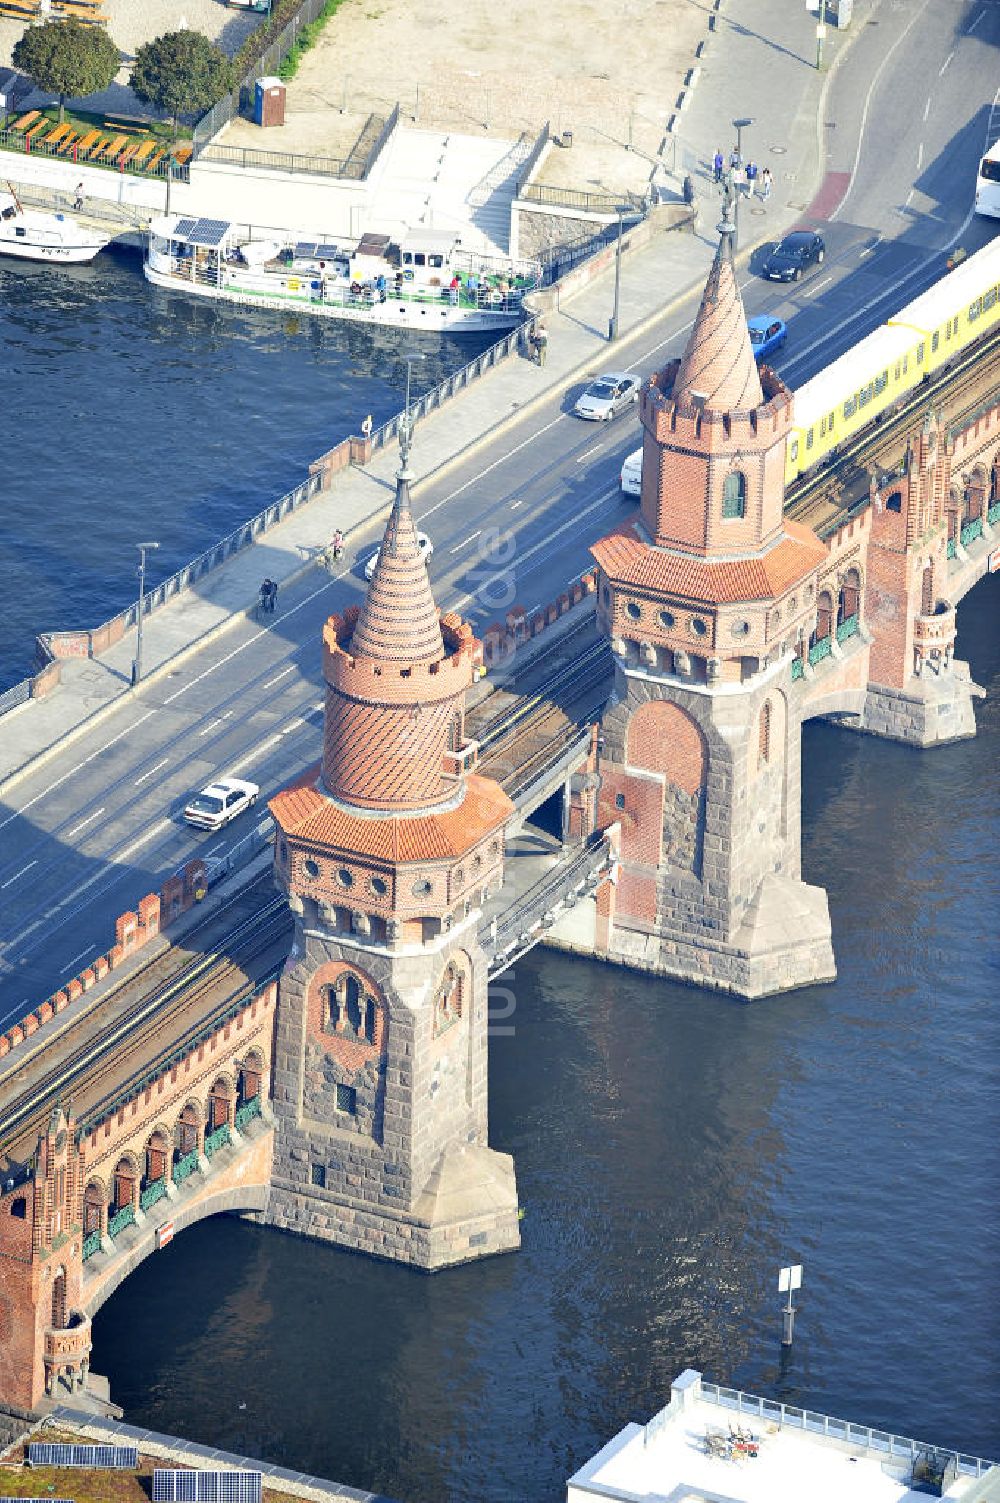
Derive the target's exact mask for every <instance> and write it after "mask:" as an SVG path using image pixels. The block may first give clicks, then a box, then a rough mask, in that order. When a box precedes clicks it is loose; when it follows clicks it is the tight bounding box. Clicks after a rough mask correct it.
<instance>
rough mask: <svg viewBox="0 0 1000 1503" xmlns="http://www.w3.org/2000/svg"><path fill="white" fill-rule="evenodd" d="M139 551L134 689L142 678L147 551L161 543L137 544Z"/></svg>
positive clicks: (133, 671) (133, 672) (133, 666)
mask: <svg viewBox="0 0 1000 1503" xmlns="http://www.w3.org/2000/svg"><path fill="white" fill-rule="evenodd" d="M135 546H136V547H137V548H138V550H139V605H138V609H137V610H136V613H135V662H134V663H133V664H132V687H133V689H134V688H135V686H136V684H137V683H138V682H139V680H140V679H141V678H142V606H143V601H144V600H145V598H146V549H147V548H159V546H160V545H159V543H136V545H135Z"/></svg>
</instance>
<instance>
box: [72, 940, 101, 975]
mask: <svg viewBox="0 0 1000 1503" xmlns="http://www.w3.org/2000/svg"><path fill="white" fill-rule="evenodd" d="M96 949H97V946H96V945H88V946H87V948H86V949H85V950H81V951H80V953H79V955H74V956H73V959H72V960H67V962H66V969H67V970H68V971H70V970H72V969H73V967H74V966H75V965H79V963H80V961H81V960H82V959H83V957H84V956H85V955H89V954H90V952H91V950H96Z"/></svg>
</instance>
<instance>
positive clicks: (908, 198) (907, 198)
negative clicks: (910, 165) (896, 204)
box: [903, 188, 913, 209]
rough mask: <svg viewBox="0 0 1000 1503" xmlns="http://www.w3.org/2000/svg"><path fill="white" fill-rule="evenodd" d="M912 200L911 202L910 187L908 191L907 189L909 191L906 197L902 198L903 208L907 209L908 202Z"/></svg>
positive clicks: (911, 193)
mask: <svg viewBox="0 0 1000 1503" xmlns="http://www.w3.org/2000/svg"><path fill="white" fill-rule="evenodd" d="M912 202H913V189H912V188H911V189H910V191H909V193H908V194H907V195H906V197H905V198H904V200H903V208H904V209H908V208H909V207H910V204H911V203H912Z"/></svg>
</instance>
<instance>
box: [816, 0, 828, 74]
mask: <svg viewBox="0 0 1000 1503" xmlns="http://www.w3.org/2000/svg"><path fill="white" fill-rule="evenodd" d="M825 38H826V0H819V5H818V7H817V9H816V71H817V73H818V72H819V70H820V68H822V66H823V42H824V40H825Z"/></svg>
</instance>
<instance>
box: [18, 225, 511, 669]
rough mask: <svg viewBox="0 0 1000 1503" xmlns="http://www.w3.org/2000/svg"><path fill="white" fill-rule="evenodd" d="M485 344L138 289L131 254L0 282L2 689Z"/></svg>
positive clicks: (28, 271) (27, 270) (22, 272)
mask: <svg viewBox="0 0 1000 1503" xmlns="http://www.w3.org/2000/svg"><path fill="white" fill-rule="evenodd" d="M490 342H491V336H490V335H489V334H478V335H468V334H466V335H462V336H455V335H451V336H448V335H442V336H441V337H440V339H439V340H430V341H429V340H420V341H419V346H418V345H417V344H416V343H415V342H414V341H413V339H412V337H407V335H406V334H405V333H403V332H400V331H395V330H375V329H368V328H364V327H361V326H359V325H355V324H335V323H332V322H327V321H325V320H320V319H309V318H298V317H296V316H295V315H291V314H290V315H288V316H285V317H282V316H280V315H275V314H273V313H265V312H261V313H254V312H241V311H238V310H236V309H232V308H221V307H217V306H215V305H213V304H211V303H203V302H200V301H199V300H197V299H195V298H188V297H184V296H183V294H181V293H174V292H167V291H165V290H163V289H160V288H153V287H150V286H149V285H148V284H147V283H146V281H145V280H144V278H143V275H142V264H141V260H140V257H139V256H138V254H136V253H134V252H129V251H120V252H115V251H108V252H105V253H103V254H102V255H100V256H98V257H97V259H96V260H95V261H93V262H92V263H91V264H90V265H89V266H75V267H59V268H56V267H53V266H45V265H32V264H31V263H30V262H21V263H17V264H16V265H14V264H12V263H10V262H7V263H6V264H4V265H2V266H0V351H2V360H3V371H2V377H3V417H2V420H0V432H2V434H3V450H4V458H5V466H4V486H3V491H4V499H3V505H2V507H0V564H2V568H3V595H4V600H5V604H6V609H5V612H4V631H3V634H2V637H0V691H2V690H3V689H5V688H8V687H9V686H10V685H11V684H12V683H16V682H17V680H18V679H20V678H23V677H24V676H25V675H26V674H27V673H29V672H30V671H31V667H32V658H33V651H34V639H35V633H36V632H38V631H51V630H68V629H70V628H73V627H93V626H99V625H100V624H101V623H102V622H103V621H106V620H108V618H109V617H111V616H113V615H114V614H115V613H116V612H117V611H119V610H120V609H121V608H122V607H123V606H125V605H126V604H128V602H129V601H131V600H133V599H134V598H135V591H136V587H137V586H136V562H137V558H138V555H137V554H136V551H135V549H134V547H133V546H132V545H133V543H136V542H142V541H145V540H146V539H155V540H156V541H158V542H159V543H160V544H161V547H160V550H159V552H158V553H156V554H155V555H153V556H152V559H151V566H150V571H149V573H148V576H147V577H148V580H149V583H150V585H152V584H155V583H156V581H157V580H159V579H162V578H165V577H167V576H168V575H170V574H172V573H173V572H174V570H175V569H178V568H180V567H181V566H182V565H183V564H185V563H187V562H188V561H189V560H190V559H192V558H195V557H196V556H197V555H198V554H199V553H201V552H203V551H204V550H205V549H206V548H209V547H211V546H212V544H213V543H216V542H218V540H219V539H220V538H222V537H225V535H226V534H227V533H228V532H231V531H232V530H233V528H235V527H238V526H239V525H240V523H241V522H244V521H246V520H247V518H249V517H252V516H254V515H255V514H256V513H257V512H258V511H261V510H262V509H263V507H265V506H266V505H267V504H268V503H269V502H270V501H273V500H274V499H275V498H276V497H278V496H280V495H281V494H283V492H285V491H287V490H290V489H291V488H292V486H294V485H297V484H298V482H299V481H300V480H302V479H304V478H305V475H306V472H307V469H308V466H309V464H310V463H311V461H312V460H314V459H315V458H316V457H317V456H318V455H319V454H321V453H323V452H324V450H326V449H329V448H330V447H331V446H332V445H333V444H335V443H337V442H338V441H339V440H340V439H342V438H344V437H345V436H346V435H347V434H348V433H352V432H357V431H358V427H359V424H360V423H361V420H362V419H363V418H364V416H365V414H366V413H371V414H372V416H373V419H374V422H375V425H376V426H378V424H379V423H381V422H384V421H385V420H386V419H387V418H389V417H391V416H392V415H393V414H394V413H396V412H398V411H399V410H400V408H401V407H402V405H403V400H402V393H403V391H404V389H405V384H406V360H405V356H406V353H407V351H412V350H414V349H416V348H419V350H420V351H421V352H423V353H424V355H425V358H424V359H422V360H420V361H419V362H418V363H417V364H416V365H414V367H413V394H414V395H417V394H418V393H419V392H421V391H425V390H427V388H429V387H431V386H433V385H434V384H435V383H436V382H437V381H440V380H442V379H443V378H444V377H445V376H446V375H448V374H449V373H450V372H451V371H453V370H456V369H458V368H459V367H460V366H462V365H464V364H465V363H466V361H468V360H471V359H472V358H473V357H474V356H475V355H477V354H478V353H479V351H480V350H482V349H485V348H486V347H487V345H488V344H489V343H490Z"/></svg>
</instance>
